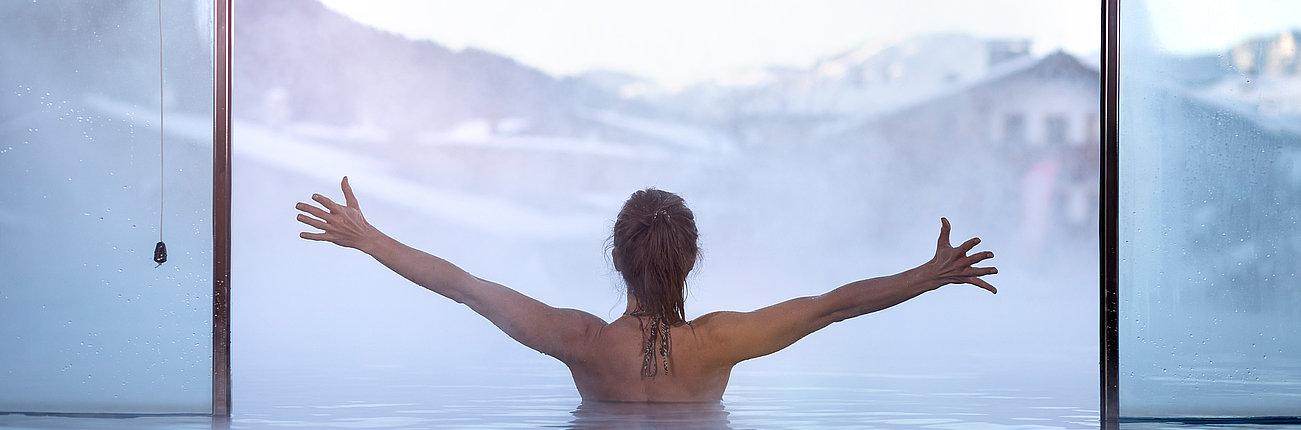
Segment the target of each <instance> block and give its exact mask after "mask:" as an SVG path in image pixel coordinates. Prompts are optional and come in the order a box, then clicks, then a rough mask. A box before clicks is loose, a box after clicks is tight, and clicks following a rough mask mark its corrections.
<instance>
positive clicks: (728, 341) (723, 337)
mask: <svg viewBox="0 0 1301 430" xmlns="http://www.w3.org/2000/svg"><path fill="white" fill-rule="evenodd" d="M940 225H941V226H940V237H939V241H938V244H937V245H936V249H935V257H934V258H932V259H931V261H928V262H926V263H925V264H922V265H920V266H917V267H915V268H912V269H909V270H907V271H904V272H901V273H898V274H895V275H890V276H883V277H879V278H872V279H864V280H861V281H855V282H851V283H849V284H845V285H844V286H841V287H840V288H836V289H834V290H831V291H830V292H828V293H825V294H821V295H818V296H810V297H800V298H795V299H791V300H787V301H784V302H781V303H778V304H775V305H772V306H768V307H765V308H762V309H758V310H754V311H750V312H731V311H724V312H714V313H710V314H706V315H703V316H701V317H700V318H698V319H696V320H695V323H694V324H695V325H696V326H697V328H698V329H700V330H702V331H703V333H704V335H705V336H707V339H709V340H710V341H711V342H714V343H715V344H716V345H718V348H717V349H716V354H717V356H716V357H715V358H716V359H717V362H718V363H719V364H721V365H732V364H735V363H738V362H741V361H744V360H748V359H751V358H755V357H762V356H765V355H768V354H772V353H774V352H777V351H780V350H782V349H783V348H786V347H787V346H790V345H791V344H793V343H795V341H798V340H800V339H801V338H803V337H804V336H807V335H809V334H810V333H813V332H815V331H818V330H821V329H822V328H823V327H826V326H828V325H830V324H831V323H834V322H837V321H843V320H846V319H849V318H853V317H857V316H860V315H864V314H869V313H872V312H876V311H879V310H882V309H886V308H889V307H891V306H894V305H897V304H899V303H903V302H905V301H907V300H908V299H911V298H913V297H917V296H918V295H921V294H922V293H925V292H927V291H931V290H934V289H937V288H939V287H942V286H945V285H948V284H971V285H975V286H978V287H980V288H984V289H986V290H989V292H991V293H997V292H998V290H997V289H995V288H994V286H993V285H990V284H989V283H988V282H985V280H983V279H980V277H981V276H985V275H992V274H995V273H998V269H997V268H994V267H974V265H975V264H976V263H979V262H981V261H983V260H985V259H989V258H993V257H994V253H993V252H989V251H984V252H978V253H975V254H972V255H967V252H968V251H971V249H972V248H974V247H975V246H976V244H978V243H980V239H979V238H972V239H971V240H968V241H966V242H964V243H963V244H962V245H960V246H958V247H956V248H955V247H953V245H952V244H950V242H949V220H948V219H945V218H941V219H940Z"/></svg>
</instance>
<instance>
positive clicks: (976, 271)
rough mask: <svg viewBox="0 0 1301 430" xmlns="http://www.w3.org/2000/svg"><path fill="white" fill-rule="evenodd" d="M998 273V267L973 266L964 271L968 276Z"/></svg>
mask: <svg viewBox="0 0 1301 430" xmlns="http://www.w3.org/2000/svg"><path fill="white" fill-rule="evenodd" d="M997 273H998V268H997V267H972V268H968V269H967V270H964V271H963V274H965V275H967V276H985V275H993V274H997Z"/></svg>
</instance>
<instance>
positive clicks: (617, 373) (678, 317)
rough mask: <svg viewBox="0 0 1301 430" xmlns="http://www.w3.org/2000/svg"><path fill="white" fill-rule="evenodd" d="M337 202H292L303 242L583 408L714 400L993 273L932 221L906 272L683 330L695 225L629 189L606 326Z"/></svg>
mask: <svg viewBox="0 0 1301 430" xmlns="http://www.w3.org/2000/svg"><path fill="white" fill-rule="evenodd" d="M341 187H342V188H343V196H344V204H342V205H340V204H338V203H335V202H334V201H332V200H330V199H329V198H327V197H325V196H322V195H320V194H313V195H312V199H313V200H315V201H316V202H318V203H320V204H321V206H322V207H317V206H314V205H310V204H307V203H302V202H300V203H298V204H297V205H296V207H297V208H298V210H300V211H303V212H306V214H302V213H300V214H298V220H299V221H301V222H303V223H304V224H307V225H309V226H312V227H316V228H318V229H320V230H322V231H321V232H319V233H312V232H303V233H300V234H299V236H300V237H302V238H303V239H308V240H320V241H328V242H332V243H334V244H336V245H340V246H344V247H349V248H355V249H357V250H360V251H362V252H365V253H366V254H369V255H370V256H372V257H374V258H375V259H376V260H379V262H380V263H382V264H384V265H385V266H388V268H389V269H392V270H393V271H394V272H397V273H398V274H400V275H402V276H403V277H405V278H407V279H408V280H410V281H411V282H414V283H416V284H418V285H420V286H422V287H425V288H427V289H429V290H430V291H433V292H435V293H438V294H441V295H443V296H444V297H447V298H449V299H452V300H455V301H456V302H457V303H462V304H465V305H466V306H469V307H470V309H473V310H474V311H475V312H478V313H479V314H480V315H483V316H484V317H485V318H487V319H488V320H489V321H492V323H493V324H495V325H497V327H498V328H500V329H501V330H502V331H504V332H506V334H507V335H509V336H510V337H511V338H513V339H515V340H516V341H519V342H520V343H522V344H524V345H525V346H528V347H529V348H533V349H535V350H537V351H538V352H541V353H543V354H547V355H550V356H552V357H555V358H556V359H558V360H560V361H562V362H564V363H565V365H567V366H568V367H569V370H570V373H572V375H573V377H574V384H575V385H577V386H578V392H579V394H580V395H582V397H583V399H584V400H585V401H586V400H609V401H656V402H669V401H671V402H684V401H718V400H721V399H722V397H723V391H724V390H725V389H726V388H727V380H728V377H729V376H730V375H731V371H732V366H735V365H736V363H739V362H741V361H744V360H749V359H751V358H755V357H762V356H765V355H768V354H772V353H774V352H777V351H779V350H781V349H782V348H785V347H787V346H790V345H791V344H792V343H795V341H797V340H800V339H801V338H803V337H804V336H807V335H808V334H809V333H813V332H815V331H818V330H820V329H822V328H823V327H826V326H828V325H830V324H831V323H834V322H837V321H842V320H845V319H849V318H853V317H856V316H859V315H864V314H868V313H872V312H876V311H879V310H882V309H885V308H888V307H891V306H894V305H897V304H899V303H902V302H904V301H906V300H908V299H911V298H913V297H916V296H918V295H920V294H922V293H924V292H927V291H931V290H934V289H936V288H939V287H941V286H944V285H948V284H971V285H975V286H978V287H981V288H984V289H986V290H989V292H991V293H997V290H996V289H994V287H993V286H992V285H990V284H989V283H987V282H985V281H984V280H982V279H981V278H980V277H981V276H985V275H992V274H994V273H998V270H997V269H996V268H993V267H974V266H975V264H977V263H979V262H980V261H982V260H985V259H988V258H992V257H993V256H994V254H993V253H992V252H989V251H984V252H979V253H976V254H972V255H967V252H968V251H971V249H972V248H973V247H975V246H976V244H978V243H980V239H979V238H972V239H971V240H968V241H966V242H963V243H962V245H960V246H958V247H956V248H955V247H953V246H952V245H950V242H949V221H948V220H947V219H944V218H941V219H940V224H941V227H940V237H939V243H938V245H937V246H936V249H935V257H934V258H932V259H931V260H930V261H928V262H926V263H923V264H922V265H920V266H917V267H915V268H913V269H910V270H907V271H904V272H901V273H898V274H895V275H891V276H885V277H880V278H872V279H865V280H861V281H856V282H851V283H849V284H846V285H844V286H841V287H840V288H836V289H834V290H831V291H830V292H827V293H825V294H822V295H818V296H811V297H800V298H795V299H791V300H787V301H784V302H781V303H778V304H775V305H772V306H768V307H766V308H762V309H759V310H755V311H750V312H733V311H720V312H712V313H708V314H705V315H702V316H700V317H698V318H696V319H694V320H691V321H687V320H686V314H685V312H684V310H683V297H684V294H685V290H686V279H687V274H688V273H689V272H691V269H692V267H694V266H695V262H696V258H697V255H698V251H699V247H698V244H697V233H696V223H695V216H694V215H693V214H692V213H691V209H688V208H687V207H686V205H685V204H684V202H683V200H682V198H681V197H678V196H677V195H676V194H673V193H670V192H667V191H661V190H656V189H653V188H652V189H646V190H641V191H637V192H635V193H633V194H632V196H631V197H629V198H628V201H627V202H625V203H624V205H623V209H622V210H620V211H619V217H618V219H617V220H616V221H615V224H614V234H613V241H612V242H613V246H612V249H611V254H612V258H613V260H614V267H615V270H617V271H618V272H619V273H620V275H622V276H623V280H624V281H625V283H626V284H627V288H628V294H627V296H628V306H627V308H626V310H625V311H624V313H623V315H622V316H620V317H619V318H617V319H615V320H614V321H611V322H608V323H607V322H605V321H604V320H602V319H600V318H597V317H596V316H594V315H592V314H589V313H587V312H583V311H580V310H576V309H561V308H554V307H551V306H548V305H546V304H544V303H542V302H539V301H537V300H534V299H532V298H530V297H528V296H525V295H523V294H520V293H519V292H517V291H515V290H512V289H510V288H507V287H505V286H503V285H500V284H497V283H495V282H492V281H488V280H484V279H481V278H478V277H476V276H474V275H471V274H469V273H467V272H465V271H464V270H461V269H460V268H459V267H456V266H455V265H453V264H452V263H449V262H447V261H445V260H443V259H441V258H438V257H435V256H433V255H429V254H426V253H424V252H422V251H420V250H418V249H414V248H411V247H408V246H406V245H403V244H402V243H401V242H398V241H397V240H395V239H393V238H391V237H388V236H386V235H384V233H381V232H380V231H379V230H377V229H376V228H375V227H372V226H371V225H370V224H369V223H367V222H366V218H365V217H363V216H362V213H361V207H360V206H358V204H357V198H356V196H354V195H353V193H352V187H351V186H349V185H348V178H347V177H344V178H343V182H342V184H341Z"/></svg>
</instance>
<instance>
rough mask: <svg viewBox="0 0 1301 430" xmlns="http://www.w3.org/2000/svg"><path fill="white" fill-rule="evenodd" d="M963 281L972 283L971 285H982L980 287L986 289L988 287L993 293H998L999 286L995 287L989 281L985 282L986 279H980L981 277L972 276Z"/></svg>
mask: <svg viewBox="0 0 1301 430" xmlns="http://www.w3.org/2000/svg"><path fill="white" fill-rule="evenodd" d="M963 282H966V283H968V284H971V285H975V286H977V287H980V288H984V289H986V290H989V292H991V293H994V294H998V289H997V288H994V286H993V285H989V283H988V282H985V280H984V279H980V278H976V277H971V278H967V279H964V280H963Z"/></svg>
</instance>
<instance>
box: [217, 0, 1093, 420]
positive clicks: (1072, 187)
mask: <svg viewBox="0 0 1301 430" xmlns="http://www.w3.org/2000/svg"><path fill="white" fill-rule="evenodd" d="M508 3H509V4H508V5H506V6H503V3H494V2H487V1H479V0H466V1H458V2H411V3H400V2H349V1H325V2H320V3H317V2H309V1H260V0H248V1H243V0H241V1H239V2H238V3H237V4H236V5H235V14H236V17H235V20H236V25H235V27H234V31H235V32H236V35H235V39H236V40H237V41H238V42H237V48H236V49H235V54H234V55H235V58H234V61H235V65H234V68H233V70H234V73H235V74H236V75H235V85H234V97H235V102H234V104H235V106H236V107H237V108H236V110H235V115H236V119H235V120H236V122H237V125H236V130H237V133H236V135H235V142H234V145H233V150H234V153H233V157H234V160H235V163H236V165H237V168H236V169H235V171H234V172H235V173H234V174H235V178H234V185H233V186H234V192H233V207H234V211H235V213H236V214H237V216H236V217H235V219H234V220H233V223H234V226H233V234H234V239H233V247H234V249H233V257H232V258H233V259H234V261H233V262H232V267H233V268H234V271H235V273H234V274H233V277H234V278H235V279H238V280H239V285H252V286H255V287H253V288H241V289H240V291H239V293H237V294H235V295H234V296H233V298H234V300H235V301H236V303H234V304H233V306H232V309H233V312H234V315H233V321H232V323H233V330H234V335H233V342H234V345H233V347H234V349H235V350H236V351H238V360H236V361H235V368H234V370H233V371H234V372H235V375H234V378H233V379H234V381H235V396H234V401H235V409H236V410H237V411H244V412H243V413H258V414H266V415H269V416H278V415H282V414H283V415H290V416H294V417H297V418H294V419H302V420H324V418H321V417H323V416H324V417H329V419H346V420H351V419H355V418H357V417H358V415H361V416H367V415H371V416H374V415H378V414H380V413H381V412H379V411H384V412H383V414H385V415H382V416H383V417H394V416H398V417H405V418H409V419H412V420H413V421H414V422H417V423H423V421H421V420H424V419H428V418H429V417H430V416H431V415H429V414H432V413H434V412H433V411H439V412H440V413H443V415H437V417H440V418H442V417H446V418H447V419H456V420H465V421H457V422H467V423H480V422H487V423H488V424H484V425H485V426H488V427H510V426H515V425H522V426H543V425H550V424H553V423H554V424H557V425H560V426H563V425H565V423H568V422H569V421H568V420H570V419H574V418H575V415H584V412H588V411H580V412H576V413H574V414H571V413H570V412H571V409H569V407H573V406H575V405H577V404H578V402H579V397H578V393H577V392H576V390H575V388H574V385H573V381H572V379H571V375H570V374H569V372H568V371H567V370H566V369H565V366H564V365H563V364H561V363H559V362H557V361H555V360H552V359H551V358H549V357H546V356H543V355H541V354H538V353H536V352H535V351H533V350H530V349H528V348H526V347H523V346H521V345H519V344H516V343H514V342H513V341H512V340H511V339H510V338H509V337H507V336H505V335H503V334H502V333H501V332H500V330H499V329H498V328H497V327H495V326H494V325H493V324H491V323H489V322H487V321H485V320H484V319H483V318H481V317H480V316H479V315H477V314H475V313H474V312H472V311H470V310H468V309H466V308H465V307H464V306H462V305H459V304H457V303H455V302H452V301H449V300H446V299H444V298H443V297H441V296H438V295H437V294H433V293H431V292H429V291H427V290H425V289H423V288H420V287H417V286H415V285H412V284H411V283H410V282H408V281H407V280H405V279H403V278H402V277H400V276H397V275H394V274H392V273H390V272H389V271H388V269H386V268H385V267H383V266H381V265H379V264H377V263H376V262H375V261H374V260H373V259H371V258H370V257H367V256H366V255H365V254H362V253H359V252H356V251H353V250H347V249H339V248H337V247H334V246H333V245H328V244H323V243H320V242H308V241H304V240H302V239H299V238H298V236H297V233H298V232H299V231H302V230H304V229H306V228H305V226H303V225H302V224H301V223H298V222H297V221H295V220H294V215H295V212H296V211H295V210H294V209H293V206H294V203H295V202H298V201H306V202H309V203H310V202H311V200H310V196H311V194H312V193H322V194H325V195H328V196H330V197H331V198H334V199H336V200H338V199H339V198H341V197H340V191H339V188H338V187H339V180H340V178H341V177H342V176H343V175H348V179H349V182H350V184H351V185H352V187H353V188H354V189H355V190H356V193H357V198H358V199H359V202H360V204H361V207H362V208H364V210H365V214H366V217H367V219H368V220H369V221H370V222H372V223H373V224H374V225H375V226H377V228H379V229H381V230H382V231H384V232H385V233H386V234H389V235H392V236H393V237H396V238H398V239H399V240H402V241H404V242H405V243H407V244H410V245H412V246H414V247H417V248H420V249H422V250H425V251H428V252H430V253H432V254H435V255H438V256H440V257H444V258H446V259H448V260H450V261H452V262H454V263H456V264H458V265H460V266H461V267H463V268H465V269H466V270H468V271H470V272H471V273H474V274H475V275H477V276H481V277H483V278H485V279H490V280H493V281H497V282H501V283H503V284H505V285H507V286H510V287H512V288H515V289H517V290H519V291H521V292H523V293H524V294H527V295H529V296H532V297H534V298H537V299H539V300H541V301H544V302H546V303H548V304H550V305H554V306H558V307H570V308H577V309H581V310H584V311H587V312H591V313H593V314H595V315H597V316H599V317H602V318H605V319H606V320H607V321H608V320H612V319H614V318H617V317H619V316H620V314H621V313H622V312H623V311H624V308H625V306H626V301H625V298H624V297H623V296H622V292H623V289H624V288H623V285H622V280H621V278H620V276H619V275H618V274H617V273H615V272H614V271H613V269H612V268H611V267H610V264H609V259H608V256H607V255H606V254H605V247H604V245H605V240H606V238H607V237H609V235H610V233H611V232H610V228H611V226H612V223H613V220H614V218H615V216H616V214H617V213H618V212H619V209H620V206H621V205H622V204H623V202H624V200H625V199H626V198H627V197H628V196H629V194H631V193H632V192H633V191H635V190H638V189H641V188H645V187H650V186H655V187H659V188H661V189H665V190H669V191H673V192H676V193H679V194H681V195H682V196H683V197H684V198H685V199H686V201H687V204H688V205H689V206H690V207H691V208H692V210H693V211H694V212H695V216H696V220H697V222H698V226H699V229H700V232H701V242H702V243H701V246H702V248H703V250H704V251H703V260H702V261H701V263H700V264H699V265H697V266H696V269H695V271H694V272H693V275H692V276H693V277H692V278H690V279H689V281H688V291H689V293H688V298H687V304H686V312H687V314H688V317H689V318H694V317H696V316H699V315H702V314H705V313H707V312H712V311H716V310H743V311H748V310H752V309H757V308H760V307H763V306H767V305H771V304H773V303H777V302H780V301H784V300H787V299H790V298H793V297H798V296H807V295H816V294H821V293H824V292H826V291H829V290H831V289H833V288H835V287H838V286H840V285H842V284H844V283H846V282H849V281H853V280H856V279H862V278H868V277H873V276H880V275H888V274H892V273H897V272H899V271H901V270H906V269H908V268H911V267H914V266H916V265H918V264H920V263H922V262H924V261H926V260H928V259H930V258H931V256H932V255H934V247H935V238H936V234H937V233H938V229H939V217H940V216H948V217H949V219H950V220H952V221H953V225H954V232H953V235H954V239H955V240H956V239H957V238H958V237H959V236H961V238H962V239H967V238H969V237H971V236H974V235H979V236H980V237H981V238H982V239H983V243H982V244H981V247H982V249H983V248H987V249H991V250H993V251H995V253H996V254H997V255H998V257H996V258H995V259H994V261H993V264H997V265H998V268H999V271H1000V273H999V275H997V276H996V277H993V283H994V284H995V285H996V286H998V287H999V293H998V294H997V295H991V294H989V293H988V292H985V291H984V290H980V289H978V288H975V287H972V286H957V285H955V286H951V287H945V288H944V289H941V290H940V291H936V292H934V293H927V294H926V295H924V296H922V297H919V298H917V299H915V301H910V302H908V303H905V304H903V305H900V306H898V307H896V308H892V309H888V310H886V311H882V312H880V313H876V314H872V315H868V316H864V317H862V318H858V319H853V320H850V321H844V322H841V323H837V324H833V325H832V326H830V327H828V328H827V329H825V330H823V331H820V332H818V333H815V334H814V335H811V336H809V337H807V338H805V339H803V340H801V341H799V342H798V343H796V344H794V345H792V346H791V347H790V348H788V349H786V350H783V351H781V352H779V353H776V354H772V355H770V356H766V357H763V358H760V359H756V360H751V361H747V362H744V363H742V364H741V365H739V366H737V367H736V369H735V372H734V373H733V374H732V377H731V383H730V386H729V388H728V391H727V393H726V394H725V395H724V396H723V398H724V403H726V404H727V405H728V410H729V411H730V413H731V415H730V419H731V420H732V423H733V424H734V425H735V426H736V427H738V428H769V427H776V428H783V427H808V428H822V427H835V426H845V425H849V426H851V427H852V426H858V427H868V426H875V427H883V428H895V427H901V426H906V425H912V424H916V425H933V426H936V427H948V428H986V427H996V426H1001V425H1006V426H1008V427H1010V428H1017V427H1016V426H1025V425H1027V423H1030V424H1036V425H1052V426H1058V427H1066V428H1077V427H1080V426H1084V425H1088V424H1087V423H1089V422H1092V423H1096V419H1095V417H1096V415H1097V391H1096V390H1097V369H1098V367H1097V356H1098V355H1097V345H1098V342H1097V338H1096V334H1097V314H1098V312H1097V307H1096V304H1097V285H1098V284H1097V273H1098V271H1097V270H1098V268H1097V237H1098V236H1097V225H1098V218H1097V201H1098V176H1097V172H1098V170H1097V154H1098V139H1097V136H1098V134H1097V124H1098V106H1099V103H1098V94H1099V91H1098V89H1099V79H1098V70H1097V66H1096V62H1097V56H1096V52H1097V51H1096V50H1097V47H1098V45H1097V41H1098V40H1099V34H1098V33H1099V28H1100V26H1099V22H1098V21H1097V17H1098V14H1097V13H1096V12H1097V4H1095V3H1091V2H1065V1H1064V2H1043V1H1038V0H1024V1H1015V0H1008V1H999V2H997V5H998V6H997V7H991V6H989V4H988V3H989V2H971V1H961V0H948V1H927V2H922V3H920V4H919V2H917V1H893V0H892V1H874V2H863V1H852V0H851V1H839V0H837V1H827V2H807V1H798V0H783V1H770V2H748V1H735V2H725V1H708V2H693V1H669V2H645V1H600V2H583V3H579V2H508ZM1007 11H1016V13H1008V12H1007ZM507 29H508V30H507ZM305 35H310V37H306V36H305ZM270 184H274V186H271V185H270ZM309 230H310V229H309ZM285 385H292V386H312V387H320V389H315V390H312V395H313V398H312V400H311V401H312V402H315V404H314V406H315V405H319V408H312V409H307V408H303V409H298V410H292V409H285V408H281V407H277V406H278V405H285V404H287V403H284V402H286V401H296V400H292V399H296V398H301V397H296V396H295V395H294V394H292V393H286V392H284V391H283V390H279V389H278V387H281V386H285ZM501 387H510V392H509V393H510V398H511V399H516V400H518V402H517V403H499V402H500V401H503V400H504V399H503V396H502V393H503V391H502V388H501ZM440 396H441V397H440ZM298 401H301V400H298ZM358 401H364V402H368V403H370V404H371V405H373V406H375V407H373V408H359V407H339V405H351V404H352V402H358ZM448 404H458V405H473V404H484V405H488V404H491V405H492V406H491V408H474V407H469V408H448V407H446V405H448ZM528 404H534V405H537V404H546V405H548V409H546V410H543V409H541V408H535V407H531V406H528ZM390 405H396V406H390ZM776 405H781V406H780V408H778V407H777V406H776ZM551 406H555V408H550V407H551ZM389 408H391V409H389ZM517 408H526V409H523V410H521V409H517ZM774 408H777V409H780V410H779V411H775V409H774ZM489 409H491V410H489ZM410 411H431V412H429V414H425V413H420V414H418V415H416V414H412V415H407V414H411V412H410ZM765 411H775V412H773V414H772V415H767V414H766V412H765ZM309 413H310V414H309ZM386 419H388V418H386ZM476 420H483V421H476ZM512 420H515V421H517V422H512ZM553 420H554V422H553ZM385 422H387V421H385ZM399 422H405V421H399ZM1081 422H1084V423H1086V424H1079V423H1081ZM521 423H523V424H521ZM846 423H851V424H846ZM330 425H333V424H330ZM467 425H468V424H467ZM321 426H326V425H324V424H323V425H321ZM627 427H636V425H628V426H627Z"/></svg>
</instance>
